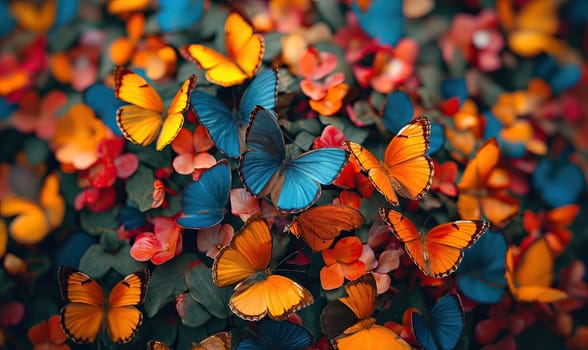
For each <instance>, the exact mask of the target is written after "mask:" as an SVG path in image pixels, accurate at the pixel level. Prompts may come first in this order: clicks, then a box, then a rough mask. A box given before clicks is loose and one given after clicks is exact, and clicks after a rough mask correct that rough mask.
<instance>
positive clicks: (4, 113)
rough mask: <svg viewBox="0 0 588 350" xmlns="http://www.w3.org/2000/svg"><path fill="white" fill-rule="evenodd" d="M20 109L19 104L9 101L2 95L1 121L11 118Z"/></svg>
mask: <svg viewBox="0 0 588 350" xmlns="http://www.w3.org/2000/svg"><path fill="white" fill-rule="evenodd" d="M17 109H18V105H17V104H12V103H10V102H8V100H7V99H5V98H4V97H1V96H0V121H2V120H5V119H8V118H10V116H11V115H12V113H14V111H16V110H17Z"/></svg>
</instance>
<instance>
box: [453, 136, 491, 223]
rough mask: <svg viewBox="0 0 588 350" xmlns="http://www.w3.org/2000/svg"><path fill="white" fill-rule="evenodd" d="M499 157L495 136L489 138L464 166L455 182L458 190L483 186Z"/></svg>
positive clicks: (475, 188)
mask: <svg viewBox="0 0 588 350" xmlns="http://www.w3.org/2000/svg"><path fill="white" fill-rule="evenodd" d="M499 158H500V148H499V147H498V142H497V141H496V139H495V138H491V139H489V140H488V141H486V142H485V143H484V144H483V145H482V146H481V147H480V148H479V149H478V152H477V153H476V155H475V156H474V158H472V159H470V161H469V162H468V165H467V166H466V167H465V169H464V171H463V174H462V175H461V179H460V180H459V183H458V184H457V187H458V189H459V190H460V192H461V191H467V190H477V189H479V188H481V187H482V186H484V185H485V183H486V180H487V179H488V176H490V173H491V172H492V170H493V169H494V168H495V167H496V164H497V163H498V159H499ZM462 217H463V216H462ZM478 219H479V218H478Z"/></svg>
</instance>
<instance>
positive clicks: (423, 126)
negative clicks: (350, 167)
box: [344, 117, 433, 205]
mask: <svg viewBox="0 0 588 350" xmlns="http://www.w3.org/2000/svg"><path fill="white" fill-rule="evenodd" d="M430 133H431V123H430V122H429V119H427V118H426V117H417V118H415V119H414V120H412V121H411V122H410V123H408V124H407V125H405V126H404V127H403V128H402V129H400V131H398V134H397V135H396V136H395V137H393V138H392V140H390V143H389V144H388V146H387V147H386V151H385V153H384V161H383V162H380V161H379V160H378V159H377V158H376V157H375V156H374V155H373V154H372V153H370V152H369V151H368V150H367V149H365V148H363V147H362V146H361V145H359V144H357V143H354V142H351V141H344V144H345V145H346V146H347V147H348V148H349V150H350V151H351V153H352V154H353V156H355V158H356V159H357V161H358V162H359V164H360V166H361V168H362V170H363V171H365V172H367V174H368V177H369V179H370V181H371V182H372V183H373V184H374V186H375V187H376V189H377V190H378V191H379V192H380V193H381V194H382V195H384V197H385V198H386V200H387V201H388V202H389V203H392V204H393V205H398V203H399V202H398V195H401V196H402V197H404V198H408V199H417V198H421V197H422V196H423V195H424V194H425V193H426V192H427V191H428V190H429V187H430V186H431V182H432V181H433V161H432V160H431V158H429V157H428V156H425V153H426V152H427V151H428V149H429V135H430Z"/></svg>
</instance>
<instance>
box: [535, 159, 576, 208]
mask: <svg viewBox="0 0 588 350" xmlns="http://www.w3.org/2000/svg"><path fill="white" fill-rule="evenodd" d="M556 166H557V170H556V171H554V167H556ZM583 178H584V176H583V174H582V170H581V169H580V168H579V167H578V166H577V165H576V164H574V163H567V164H557V165H556V163H555V162H552V161H550V160H549V159H544V160H542V161H540V162H539V164H537V167H536V168H535V171H534V172H533V175H532V180H533V186H534V187H535V189H536V190H537V191H538V192H539V195H540V196H541V199H543V200H544V201H545V202H546V203H547V204H549V205H550V206H551V207H554V208H555V207H560V206H562V205H566V204H570V203H573V202H575V201H576V200H577V199H578V196H579V195H580V193H582V190H583V188H584V185H585V183H584V180H583ZM554 189H557V190H554Z"/></svg>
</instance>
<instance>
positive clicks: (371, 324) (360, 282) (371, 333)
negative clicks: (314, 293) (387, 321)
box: [321, 273, 411, 350]
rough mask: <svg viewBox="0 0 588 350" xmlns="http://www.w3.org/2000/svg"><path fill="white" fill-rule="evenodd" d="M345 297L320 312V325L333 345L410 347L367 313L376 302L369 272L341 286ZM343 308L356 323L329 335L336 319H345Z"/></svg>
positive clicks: (349, 349) (343, 349)
mask: <svg viewBox="0 0 588 350" xmlns="http://www.w3.org/2000/svg"><path fill="white" fill-rule="evenodd" d="M345 291H346V293H347V296H346V297H342V298H339V299H338V300H337V301H336V302H334V303H333V302H332V303H330V304H329V305H328V306H327V307H325V309H323V313H322V314H321V328H323V332H325V333H326V334H327V335H328V336H329V337H331V339H330V341H331V343H332V344H333V346H334V347H335V348H336V349H339V350H353V349H370V350H386V349H392V350H397V349H410V348H411V347H410V345H408V344H407V343H406V342H405V341H404V340H402V339H401V338H400V337H399V336H398V335H397V334H396V333H394V332H393V331H392V330H390V329H388V328H386V327H383V326H380V325H377V324H375V319H374V318H372V317H371V315H372V313H373V312H374V310H375V303H376V295H377V288H376V281H375V279H374V276H373V275H372V274H371V273H367V274H365V275H363V276H361V277H360V278H358V279H356V280H354V281H351V282H349V283H347V285H346V286H345ZM342 308H344V309H347V310H349V311H351V312H352V313H353V315H354V316H355V317H356V321H357V322H356V323H354V324H352V325H351V326H349V327H346V328H345V329H344V330H343V331H342V333H341V334H339V335H334V336H333V335H332V334H331V333H332V332H333V330H334V329H337V328H340V325H338V323H339V322H342V321H343V322H345V320H346V319H347V317H346V316H345V310H344V309H343V310H342Z"/></svg>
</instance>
